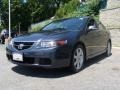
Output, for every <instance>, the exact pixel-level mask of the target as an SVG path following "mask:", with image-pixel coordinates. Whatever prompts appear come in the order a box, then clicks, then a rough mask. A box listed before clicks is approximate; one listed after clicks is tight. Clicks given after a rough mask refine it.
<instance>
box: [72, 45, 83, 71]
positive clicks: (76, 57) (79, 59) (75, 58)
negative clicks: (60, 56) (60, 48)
mask: <svg viewBox="0 0 120 90" xmlns="http://www.w3.org/2000/svg"><path fill="white" fill-rule="evenodd" d="M71 59H72V60H71V69H72V71H73V72H74V73H77V72H79V71H80V70H81V69H82V68H83V65H84V61H85V53H84V48H83V46H82V45H78V46H77V47H76V48H75V49H74V51H73V54H72V58H71Z"/></svg>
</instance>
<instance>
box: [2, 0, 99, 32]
mask: <svg viewBox="0 0 120 90" xmlns="http://www.w3.org/2000/svg"><path fill="white" fill-rule="evenodd" d="M100 6H101V0H86V2H85V3H80V1H79V0H27V2H26V3H24V2H23V0H11V20H12V21H11V24H12V30H18V29H19V26H20V29H21V30H22V31H28V29H31V31H38V30H40V28H42V27H43V26H45V25H46V24H48V23H49V22H51V21H52V20H49V19H50V18H51V17H54V19H61V18H67V17H79V16H92V17H94V18H97V19H99V10H100ZM0 13H1V14H0V15H1V17H2V27H4V28H8V0H0ZM44 20H45V21H44ZM46 20H47V21H46ZM43 21H44V22H43ZM39 22H42V23H39ZM35 23H37V24H35ZM0 28H1V26H0Z"/></svg>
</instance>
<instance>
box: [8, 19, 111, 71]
mask: <svg viewBox="0 0 120 90" xmlns="http://www.w3.org/2000/svg"><path fill="white" fill-rule="evenodd" d="M111 46H112V44H111V36H110V32H109V31H107V30H106V29H105V27H104V26H103V24H101V23H98V22H96V21H95V20H94V19H93V18H91V17H73V18H66V19H61V20H55V21H53V22H51V23H49V24H48V25H46V26H45V27H43V28H42V29H41V30H40V31H38V32H34V33H29V34H26V35H21V36H18V37H16V38H13V39H12V40H11V41H10V43H9V44H8V46H7V47H6V55H7V58H8V60H9V61H11V62H12V63H14V64H17V65H23V66H35V67H42V68H61V67H69V68H70V69H71V70H72V71H74V72H75V73H76V72H79V71H80V70H81V69H82V68H83V66H84V62H85V61H87V60H88V59H90V58H93V57H95V56H98V55H100V54H103V53H105V54H106V56H109V55H110V54H111Z"/></svg>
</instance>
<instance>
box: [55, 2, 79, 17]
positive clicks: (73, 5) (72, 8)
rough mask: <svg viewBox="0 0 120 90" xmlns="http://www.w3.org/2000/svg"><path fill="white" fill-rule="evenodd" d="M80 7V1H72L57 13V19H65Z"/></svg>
mask: <svg viewBox="0 0 120 90" xmlns="http://www.w3.org/2000/svg"><path fill="white" fill-rule="evenodd" d="M79 5H80V2H79V0H71V1H70V2H69V3H67V4H65V5H64V6H63V7H61V8H60V9H59V10H58V11H57V12H56V15H55V17H56V18H64V17H65V16H67V15H68V14H69V13H71V12H74V11H75V9H76V8H77V7H78V6H79Z"/></svg>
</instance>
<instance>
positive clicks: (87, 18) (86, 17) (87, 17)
mask: <svg viewBox="0 0 120 90" xmlns="http://www.w3.org/2000/svg"><path fill="white" fill-rule="evenodd" d="M80 18H81V19H85V20H89V19H90V18H91V17H90V16H83V17H69V18H63V19H58V20H55V21H64V20H70V19H80Z"/></svg>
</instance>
